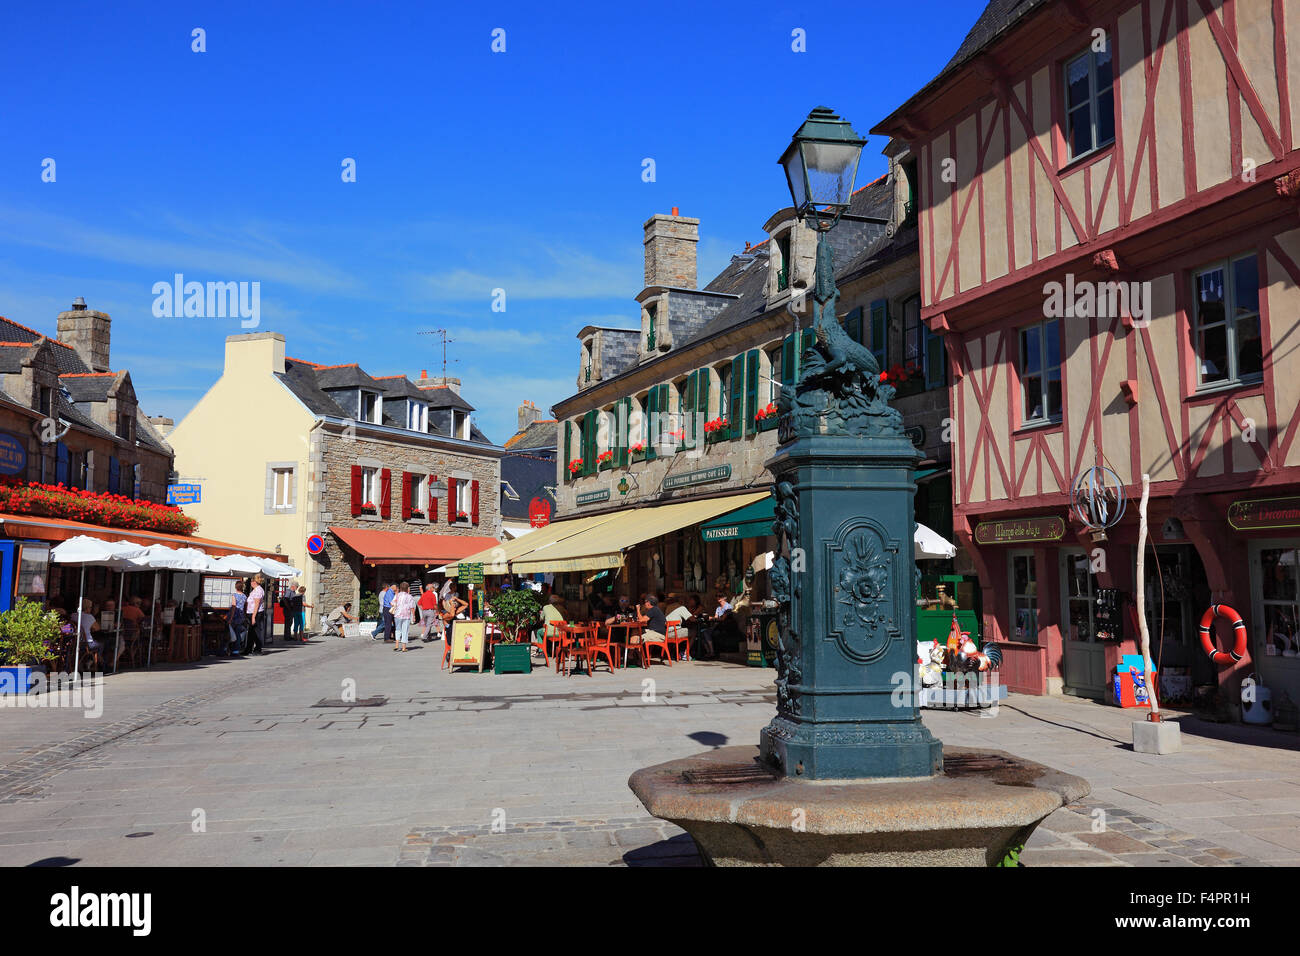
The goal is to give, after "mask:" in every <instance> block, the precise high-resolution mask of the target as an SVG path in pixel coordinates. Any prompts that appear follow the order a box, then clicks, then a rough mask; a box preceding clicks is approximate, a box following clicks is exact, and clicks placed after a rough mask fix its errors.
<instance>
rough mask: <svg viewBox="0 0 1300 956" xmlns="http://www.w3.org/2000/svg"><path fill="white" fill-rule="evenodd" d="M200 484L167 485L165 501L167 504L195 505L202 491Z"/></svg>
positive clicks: (198, 501)
mask: <svg viewBox="0 0 1300 956" xmlns="http://www.w3.org/2000/svg"><path fill="white" fill-rule="evenodd" d="M202 488H203V486H202V485H168V486H167V503H168V504H169V505H197V504H199V503H200V501H201V499H202V497H203V492H202Z"/></svg>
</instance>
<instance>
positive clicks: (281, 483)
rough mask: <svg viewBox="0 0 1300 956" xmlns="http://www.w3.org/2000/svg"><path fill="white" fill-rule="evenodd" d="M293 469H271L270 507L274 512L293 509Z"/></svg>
mask: <svg viewBox="0 0 1300 956" xmlns="http://www.w3.org/2000/svg"><path fill="white" fill-rule="evenodd" d="M293 479H294V474H293V469H292V468H272V469H271V489H272V490H271V507H272V508H273V509H275V510H276V511H288V510H291V509H292V508H293Z"/></svg>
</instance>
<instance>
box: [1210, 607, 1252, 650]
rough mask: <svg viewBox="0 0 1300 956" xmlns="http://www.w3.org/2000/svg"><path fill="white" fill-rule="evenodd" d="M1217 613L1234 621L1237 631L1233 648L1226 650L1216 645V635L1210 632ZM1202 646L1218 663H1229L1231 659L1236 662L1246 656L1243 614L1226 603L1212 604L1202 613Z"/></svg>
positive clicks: (1233, 626)
mask: <svg viewBox="0 0 1300 956" xmlns="http://www.w3.org/2000/svg"><path fill="white" fill-rule="evenodd" d="M1216 615H1221V616H1222V617H1223V618H1224V619H1225V620H1228V621H1231V622H1232V629H1233V631H1234V632H1235V635H1236V637H1235V640H1234V641H1233V643H1232V650H1231V651H1228V652H1226V653H1225V652H1224V651H1221V650H1219V649H1218V648H1217V647H1215V646H1214V637H1213V636H1212V635H1211V634H1210V626H1211V625H1212V624H1213V623H1214V618H1215V616H1216ZM1201 647H1202V648H1204V649H1205V653H1206V655H1208V656H1209V658H1210V660H1211V661H1213V662H1214V663H1216V664H1227V663H1228V662H1229V661H1231V662H1234V663H1235V662H1236V661H1239V660H1241V659H1242V658H1243V657H1245V656H1246V622H1245V621H1243V620H1242V619H1241V615H1240V614H1238V613H1237V612H1236V611H1234V610H1233V609H1232V608H1230V607H1228V605H1226V604H1211V605H1210V606H1209V607H1207V608H1206V609H1205V613H1204V614H1202V615H1201Z"/></svg>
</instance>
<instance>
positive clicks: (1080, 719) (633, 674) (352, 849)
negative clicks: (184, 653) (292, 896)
mask: <svg viewBox="0 0 1300 956" xmlns="http://www.w3.org/2000/svg"><path fill="white" fill-rule="evenodd" d="M435 647H436V645H435ZM384 651H385V648H384V647H383V646H382V645H376V644H372V643H370V642H352V641H333V642H329V641H326V642H313V643H312V644H308V645H296V646H293V647H291V648H285V649H283V650H280V651H279V652H277V653H276V654H268V655H266V657H265V658H262V659H257V660H252V661H240V662H215V663H209V664H208V665H206V666H204V667H202V668H194V669H179V670H176V671H174V672H167V673H164V672H163V671H161V670H160V669H156V670H155V671H153V672H151V673H143V672H136V673H124V674H121V675H118V676H117V677H110V678H107V679H106V691H107V692H106V696H105V715H104V717H103V718H101V720H100V721H99V722H98V723H99V724H100V725H101V726H98V727H96V728H95V729H94V730H93V731H89V732H88V731H87V727H86V725H87V724H91V723H95V722H88V721H85V720H84V718H81V717H80V715H75V719H73V716H70V715H67V714H55V715H54V717H53V718H52V719H47V718H48V715H49V714H51V713H54V712H48V711H47V712H44V713H40V712H36V711H10V712H6V713H4V714H3V721H0V865H26V864H28V863H31V862H34V861H36V860H39V859H42V858H45V857H50V856H67V857H69V858H71V859H75V860H77V861H79V862H80V863H82V864H83V865H102V864H107V863H121V864H125V865H151V864H153V865H157V864H166V863H175V864H177V865H244V864H251V865H287V864H291V863H292V864H304V865H318V866H320V865H325V866H332V865H347V864H349V863H351V864H354V865H393V864H396V865H404V866H405V865H420V866H444V865H447V866H451V865H459V866H466V865H516V864H524V863H527V864H541V865H595V866H609V865H614V866H694V865H698V857H697V855H696V853H695V850H694V846H693V844H692V843H691V841H690V838H689V837H688V836H687V835H686V834H684V833H682V832H681V831H680V830H677V829H676V828H674V827H671V826H670V825H668V824H666V823H664V822H663V821H659V820H656V819H653V818H651V817H649V816H647V815H646V814H645V811H644V809H643V808H642V807H641V805H640V803H639V801H637V800H636V798H635V797H634V796H633V795H632V794H631V792H630V791H629V790H628V789H627V785H626V784H627V777H628V776H629V775H630V773H631V772H632V771H633V770H636V769H639V768H640V767H643V766H648V765H652V764H655V763H661V762H664V761H665V760H668V759H673V758H676V757H681V756H685V755H688V754H690V753H698V752H703V751H705V750H708V749H710V748H712V747H714V746H724V745H729V744H735V743H748V742H751V741H753V740H755V739H757V735H758V731H759V730H760V729H761V728H762V727H763V726H764V725H765V724H766V723H767V722H768V721H769V720H770V719H771V716H772V713H773V707H774V704H773V691H772V685H771V680H772V671H770V670H765V669H760V668H745V667H739V666H735V665H728V664H717V663H709V664H703V663H700V664H695V663H683V664H679V665H677V666H674V667H672V668H667V667H658V666H656V667H654V668H652V669H651V671H650V672H648V673H642V672H640V671H638V670H636V669H633V670H630V671H627V672H624V671H619V672H617V673H614V674H610V673H608V672H606V671H604V669H601V670H599V671H598V672H597V674H596V675H595V676H594V677H590V678H588V677H577V678H566V677H561V676H558V675H556V674H554V672H553V671H544V670H541V669H539V670H537V671H535V672H534V673H533V674H531V675H501V676H499V677H498V676H496V675H492V674H482V675H480V674H475V673H465V672H457V673H455V674H452V673H449V672H447V671H440V670H438V669H437V662H438V660H439V659H440V656H439V655H437V654H429V655H416V659H414V660H401V661H395V660H394V659H393V656H392V653H391V651H389V652H388V653H387V654H385V653H384ZM646 677H650V678H652V679H653V680H654V689H655V696H654V699H653V700H651V701H646V700H644V699H643V698H642V680H643V679H645V678H646ZM345 679H351V680H354V681H356V687H357V693H358V694H359V695H360V696H362V697H369V696H381V697H383V698H385V700H384V702H383V704H382V706H379V707H373V708H366V707H357V706H347V707H320V706H318V704H319V703H320V701H322V700H338V698H339V695H340V692H341V688H342V686H343V681H344V680H345ZM1175 716H1176V719H1179V720H1181V721H1183V722H1184V726H1185V727H1187V728H1188V730H1185V733H1184V752H1183V753H1181V754H1176V755H1166V756H1157V755H1148V754H1135V753H1133V752H1132V750H1131V748H1130V747H1129V746H1128V744H1129V735H1130V734H1131V723H1132V713H1131V712H1124V711H1121V710H1119V709H1118V708H1113V707H1105V706H1102V705H1098V704H1095V703H1092V702H1089V701H1082V700H1076V699H1073V698H1022V697H1013V698H1011V699H1010V700H1009V701H1007V702H1005V703H1004V704H1003V705H1002V706H1000V707H999V708H998V709H997V713H996V716H993V717H989V716H979V714H978V713H977V712H926V714H925V720H926V723H927V725H928V726H929V727H930V728H931V730H932V731H934V732H935V734H936V735H937V736H939V737H940V738H941V739H943V740H944V741H945V742H946V743H948V744H950V745H957V746H968V747H989V748H993V749H999V750H1008V751H1011V752H1014V753H1017V754H1019V755H1022V756H1024V757H1026V758H1028V759H1030V760H1037V761H1039V762H1042V763H1045V764H1047V765H1048V766H1052V767H1055V768H1057V769H1060V770H1063V771H1065V772H1067V773H1074V774H1078V775H1080V776H1083V777H1084V778H1085V779H1089V780H1090V781H1092V782H1093V785H1094V790H1093V793H1092V794H1091V795H1090V796H1089V797H1088V798H1085V800H1084V801H1081V802H1079V803H1077V804H1074V805H1072V806H1070V807H1069V808H1066V809H1063V810H1059V811H1057V812H1056V813H1054V814H1053V815H1052V816H1051V817H1049V818H1048V820H1047V821H1046V822H1045V824H1044V825H1043V826H1042V827H1041V828H1040V829H1039V831H1038V832H1037V833H1036V834H1035V835H1034V838H1033V839H1032V840H1031V843H1030V845H1029V846H1028V847H1027V848H1026V849H1025V851H1024V853H1023V854H1022V856H1021V859H1022V861H1023V862H1024V863H1025V864H1026V865H1030V866H1087V865H1109V866H1133V865H1151V866H1171V865H1172V866H1177V865H1192V866H1222V865H1228V866H1241V865H1261V864H1262V863H1263V864H1272V865H1279V864H1284V863H1286V862H1288V861H1291V862H1294V861H1295V860H1296V859H1297V858H1298V857H1300V852H1298V850H1300V848H1298V847H1296V846H1295V845H1294V843H1293V842H1292V841H1291V835H1293V834H1295V833H1296V832H1297V828H1296V826H1295V824H1296V822H1297V821H1300V798H1298V797H1297V796H1296V793H1297V792H1300V739H1297V738H1296V737H1295V735H1289V736H1288V735H1282V734H1279V733H1277V732H1274V731H1271V730H1267V729H1260V728H1234V729H1232V730H1231V732H1230V734H1228V737H1227V739H1217V738H1216V737H1215V736H1211V735H1210V733H1211V732H1212V733H1213V734H1222V733H1223V731H1221V730H1219V729H1216V728H1210V729H1209V730H1206V733H1205V734H1204V735H1202V734H1200V733H1193V732H1190V731H1191V730H1195V729H1198V728H1197V727H1196V726H1195V725H1194V724H1192V723H1189V721H1191V718H1187V717H1184V716H1179V715H1175ZM11 717H13V718H16V719H15V720H14V721H12V722H11V721H10V718H11ZM42 721H46V722H42ZM78 721H81V723H78ZM1199 729H1201V730H1205V728H1199ZM1188 794H1194V795H1193V796H1191V797H1188V796H1187V795H1188ZM196 808H201V809H203V810H204V812H205V814H206V818H207V832H206V833H202V834H195V833H193V832H192V831H191V820H192V813H193V811H194V810H195V809H196ZM499 811H504V817H501V814H500V812H499ZM502 819H503V820H504V822H505V825H506V828H505V831H504V832H493V831H492V826H493V823H494V822H497V821H499V820H502ZM1099 825H1101V826H1103V827H1104V829H1101V830H1096V829H1094V828H1095V827H1097V826H1099ZM141 831H148V832H151V833H152V835H151V836H148V837H128V834H132V833H136V832H141ZM435 836H436V840H435V839H434V837H435ZM1107 848H1109V849H1107ZM1175 851H1181V852H1175Z"/></svg>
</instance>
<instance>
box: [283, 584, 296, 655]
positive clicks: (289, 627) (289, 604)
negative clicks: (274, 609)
mask: <svg viewBox="0 0 1300 956" xmlns="http://www.w3.org/2000/svg"><path fill="white" fill-rule="evenodd" d="M297 595H298V591H297V589H295V588H289V589H288V590H287V591H285V592H284V594H282V595H280V616H281V617H283V618H284V642H285V643H286V644H288V643H289V639H290V638H292V637H293V622H294V616H293V599H294V598H295V597H297Z"/></svg>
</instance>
